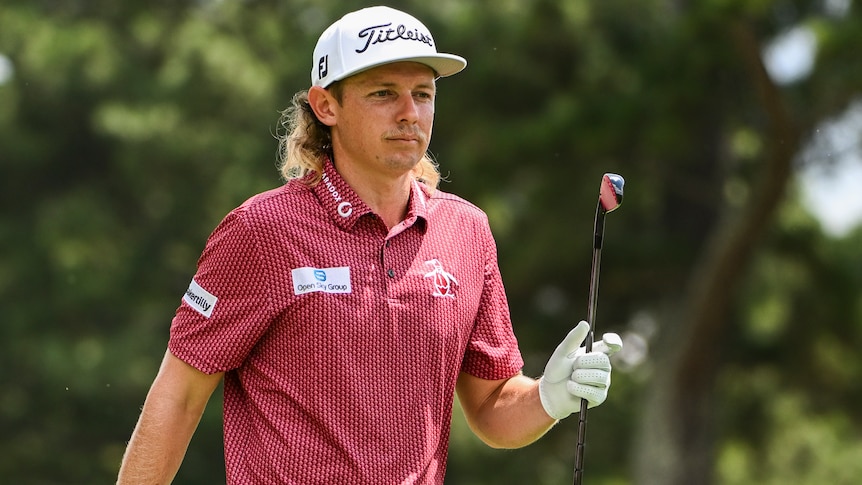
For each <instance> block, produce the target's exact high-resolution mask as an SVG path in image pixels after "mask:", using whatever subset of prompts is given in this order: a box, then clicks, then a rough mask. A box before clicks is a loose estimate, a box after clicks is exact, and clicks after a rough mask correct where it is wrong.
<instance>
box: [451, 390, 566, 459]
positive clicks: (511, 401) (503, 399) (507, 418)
mask: <svg viewBox="0 0 862 485" xmlns="http://www.w3.org/2000/svg"><path fill="white" fill-rule="evenodd" d="M475 379H477V378H476V377H473V376H469V375H466V374H464V375H462V377H461V379H460V380H459V387H461V388H465V387H466V386H469V385H470V382H471V381H473V380H475ZM459 395H462V396H463V395H464V392H459ZM465 405H466V406H469V407H471V408H472V409H470V410H469V411H468V410H467V409H466V408H465V414H466V415H467V421H468V424H469V425H470V428H471V429H472V430H473V432H474V433H475V434H476V435H477V436H478V437H479V438H481V439H482V441H484V442H485V443H487V444H488V445H489V446H492V447H494V448H520V447H523V446H526V445H529V444H530V443H532V442H534V441H536V440H537V439H539V438H541V437H542V436H543V435H544V434H545V433H546V432H547V431H548V430H549V429H550V428H551V427H552V426H553V425H554V424H555V423H556V422H557V420H555V419H554V418H552V417H550V416H548V414H547V413H546V412H545V410H544V408H543V407H542V403H541V400H540V398H539V389H538V381H536V380H534V379H531V378H529V377H526V376H523V375H518V376H515V377H512V378H511V379H508V380H505V381H501V384H500V385H499V386H498V387H497V388H496V389H495V390H494V391H493V392H492V393H490V394H488V395H487V397H486V398H485V399H483V400H482V402H480V403H474V404H466V403H465V402H464V399H463V398H462V406H465Z"/></svg>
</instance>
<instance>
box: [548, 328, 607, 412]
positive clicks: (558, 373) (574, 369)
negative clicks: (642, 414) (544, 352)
mask: <svg viewBox="0 0 862 485" xmlns="http://www.w3.org/2000/svg"><path fill="white" fill-rule="evenodd" d="M589 332H590V325H589V324H588V323H587V322H584V321H581V322H580V323H578V326H577V327H575V328H574V329H572V331H571V332H569V334H568V335H566V338H565V339H563V341H562V343H560V345H558V346H557V349H556V350H554V353H553V355H551V358H550V359H549V360H548V363H547V365H545V375H543V376H542V377H541V379H539V397H540V398H541V400H542V407H544V408H545V412H546V413H548V415H549V416H551V417H552V418H554V419H563V418H565V417H566V416H568V415H570V414H572V413H574V412H576V411H579V410H580V409H581V399H582V398H583V399H586V400H587V402H588V404H587V407H588V408H593V407H596V406H598V405H599V404H601V403H603V402H605V399H606V398H607V397H608V387H610V385H611V361H610V359H609V358H608V356H609V355H612V354H614V353H616V352H618V351H619V350H620V349H622V348H623V341H622V339H620V336H619V335H617V334H615V333H606V334H604V335H603V336H602V340H600V341H598V342H595V343H593V351H592V352H590V353H587V352H586V350H585V348H584V347H581V344H582V343H583V342H584V340H586V338H587V334H589Z"/></svg>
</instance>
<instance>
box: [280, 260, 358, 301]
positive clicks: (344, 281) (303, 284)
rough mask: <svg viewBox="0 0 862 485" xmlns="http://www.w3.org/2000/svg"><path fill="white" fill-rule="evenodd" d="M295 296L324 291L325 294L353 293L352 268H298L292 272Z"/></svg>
mask: <svg viewBox="0 0 862 485" xmlns="http://www.w3.org/2000/svg"><path fill="white" fill-rule="evenodd" d="M290 273H291V276H292V277H293V294H294V295H304V294H306V293H314V292H316V291H322V292H324V293H351V292H352V289H351V287H350V267H349V266H340V267H338V268H311V267H308V266H306V267H304V268H296V269H293V270H291V272H290Z"/></svg>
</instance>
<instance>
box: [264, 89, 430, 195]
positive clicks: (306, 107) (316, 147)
mask: <svg viewBox="0 0 862 485" xmlns="http://www.w3.org/2000/svg"><path fill="white" fill-rule="evenodd" d="M340 84H341V83H339V82H336V83H334V84H333V85H331V86H330V87H329V89H330V91H331V92H332V93H333V95H334V96H335V98H336V100H338V102H339V103H340V102H341V86H340ZM278 124H279V126H280V128H281V129H280V130H279V132H278V133H279V135H278V154H279V157H278V158H279V171H280V172H281V176H282V177H283V178H284V180H291V179H298V178H304V177H306V176H308V177H309V178H308V179H307V181H308V183H309V184H310V185H316V184H317V183H318V182H320V179H321V178H322V177H323V163H324V160H325V159H326V158H327V157H331V156H332V135H331V132H330V127H329V126H327V125H324V124H323V123H321V122H320V120H318V119H317V116H315V114H314V111H313V110H312V109H311V105H310V104H309V103H308V91H307V90H306V91H300V92H298V93H296V94H294V95H293V100H292V101H291V106H290V107H289V108H287V109H285V110H284V111H282V112H281V118H280V119H279V121H278ZM282 130H283V131H282ZM412 173H413V178H415V179H416V180H417V181H419V182H422V183H423V184H425V185H427V186H428V187H429V188H431V189H436V188H437V185H438V184H439V183H440V172H439V170H438V169H437V163H436V162H434V160H433V159H432V158H431V154H430V153H427V152H426V153H425V154H424V155H423V156H422V159H421V160H419V163H417V164H416V166H415V167H413V171H412Z"/></svg>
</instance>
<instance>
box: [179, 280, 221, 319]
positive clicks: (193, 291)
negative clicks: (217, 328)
mask: <svg viewBox="0 0 862 485" xmlns="http://www.w3.org/2000/svg"><path fill="white" fill-rule="evenodd" d="M183 301H184V302H186V303H187V304H188V305H189V306H190V307H192V308H193V309H194V310H195V311H196V312H198V313H200V314H201V315H203V316H205V317H207V318H209V317H210V315H212V314H213V308H215V304H216V302H217V301H218V298H216V296H215V295H213V294H212V293H210V292H208V291H207V290H205V289H203V287H201V285H199V284H198V282H197V281H195V280H194V279H192V282H191V283H190V284H189V289H188V290H186V294H185V295H183Z"/></svg>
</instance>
